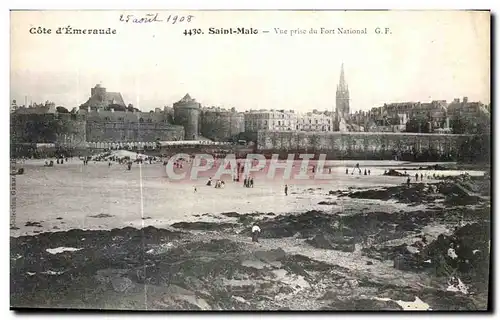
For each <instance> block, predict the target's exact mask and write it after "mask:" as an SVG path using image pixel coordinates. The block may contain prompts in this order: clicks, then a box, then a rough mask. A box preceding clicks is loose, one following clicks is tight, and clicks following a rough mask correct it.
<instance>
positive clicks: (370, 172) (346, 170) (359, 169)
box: [345, 163, 372, 176]
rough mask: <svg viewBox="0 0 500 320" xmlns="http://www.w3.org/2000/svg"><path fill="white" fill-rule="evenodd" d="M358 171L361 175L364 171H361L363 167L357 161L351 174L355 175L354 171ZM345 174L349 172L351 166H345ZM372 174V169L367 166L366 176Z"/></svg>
mask: <svg viewBox="0 0 500 320" xmlns="http://www.w3.org/2000/svg"><path fill="white" fill-rule="evenodd" d="M356 170H357V171H358V173H359V174H360V175H361V174H362V171H361V168H360V167H359V163H356V165H355V166H354V168H353V169H352V172H351V175H354V172H355V171H356ZM345 174H349V168H345ZM371 174H372V171H371V170H370V169H368V170H367V169H366V168H365V173H364V175H365V176H370V175H371Z"/></svg>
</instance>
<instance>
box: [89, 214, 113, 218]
mask: <svg viewBox="0 0 500 320" xmlns="http://www.w3.org/2000/svg"><path fill="white" fill-rule="evenodd" d="M89 217H91V218H111V217H113V216H112V215H110V214H107V213H99V214H96V215H93V216H89Z"/></svg>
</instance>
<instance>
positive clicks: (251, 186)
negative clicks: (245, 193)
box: [250, 177, 253, 188]
mask: <svg viewBox="0 0 500 320" xmlns="http://www.w3.org/2000/svg"><path fill="white" fill-rule="evenodd" d="M250 188H253V177H251V178H250Z"/></svg>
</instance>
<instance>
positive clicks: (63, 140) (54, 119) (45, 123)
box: [10, 113, 87, 147]
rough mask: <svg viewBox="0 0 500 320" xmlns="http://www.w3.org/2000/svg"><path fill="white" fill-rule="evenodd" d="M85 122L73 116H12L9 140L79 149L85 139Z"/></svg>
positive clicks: (48, 114) (56, 114)
mask: <svg viewBox="0 0 500 320" xmlns="http://www.w3.org/2000/svg"><path fill="white" fill-rule="evenodd" d="M85 125H86V120H85V117H84V116H81V115H75V114H61V113H45V114H12V115H11V117H10V139H11V142H12V143H54V144H57V145H64V146H67V147H79V146H81V144H82V142H85V141H86V139H87V136H86V127H85Z"/></svg>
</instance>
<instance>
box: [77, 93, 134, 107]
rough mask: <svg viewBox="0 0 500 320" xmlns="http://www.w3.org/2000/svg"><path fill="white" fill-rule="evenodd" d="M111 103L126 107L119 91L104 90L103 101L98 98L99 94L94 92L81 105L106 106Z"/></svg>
mask: <svg viewBox="0 0 500 320" xmlns="http://www.w3.org/2000/svg"><path fill="white" fill-rule="evenodd" d="M111 104H117V105H120V106H123V107H126V105H125V101H123V97H122V94H121V93H119V92H106V95H105V96H104V101H101V100H100V99H99V96H98V95H97V94H94V95H93V96H91V97H90V98H89V99H88V100H87V102H85V103H84V104H83V105H82V106H84V107H107V106H109V105H111Z"/></svg>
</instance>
